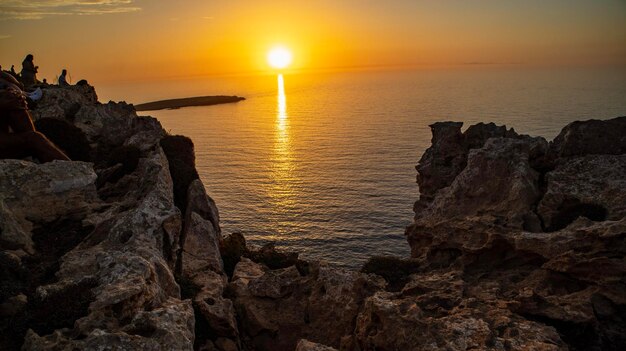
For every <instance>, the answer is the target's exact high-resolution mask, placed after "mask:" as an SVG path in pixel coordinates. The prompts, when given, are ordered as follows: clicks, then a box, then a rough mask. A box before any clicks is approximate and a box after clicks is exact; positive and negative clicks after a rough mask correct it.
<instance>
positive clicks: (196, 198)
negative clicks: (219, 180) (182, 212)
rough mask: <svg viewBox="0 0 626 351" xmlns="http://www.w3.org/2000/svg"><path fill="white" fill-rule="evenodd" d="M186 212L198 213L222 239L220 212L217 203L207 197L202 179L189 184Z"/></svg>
mask: <svg viewBox="0 0 626 351" xmlns="http://www.w3.org/2000/svg"><path fill="white" fill-rule="evenodd" d="M186 210H187V213H193V212H196V213H197V214H199V215H200V216H201V217H202V218H204V219H206V220H208V221H209V222H211V224H212V225H213V229H214V231H215V233H216V234H217V235H220V237H221V229H220V214H219V211H218V209H217V206H216V205H215V201H213V199H212V198H211V197H210V196H209V195H207V193H206V189H204V184H202V181H201V180H200V179H195V180H193V181H192V182H191V183H190V184H189V188H188V189H187V208H186Z"/></svg>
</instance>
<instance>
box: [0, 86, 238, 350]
mask: <svg viewBox="0 0 626 351" xmlns="http://www.w3.org/2000/svg"><path fill="white" fill-rule="evenodd" d="M43 96H44V97H43V98H42V100H40V101H39V102H38V104H37V107H36V108H35V110H34V111H33V115H34V118H35V119H36V120H42V119H47V120H48V121H50V120H58V121H62V122H59V123H51V122H48V123H47V124H46V125H51V126H53V127H54V128H52V127H51V129H50V130H53V131H54V132H55V135H56V136H57V137H61V138H62V137H64V130H63V126H66V125H71V126H72V130H71V133H72V135H79V136H81V137H82V134H80V133H84V140H87V142H88V143H89V146H90V147H91V150H92V151H90V152H88V153H86V154H84V158H87V159H88V160H89V161H91V163H86V162H76V161H69V162H68V161H54V162H51V163H47V164H37V163H34V162H30V161H18V160H2V161H0V175H1V176H0V211H1V213H2V216H1V217H0V238H1V240H0V249H1V251H0V262H2V267H1V268H2V269H1V270H0V275H1V278H2V283H1V284H0V288H1V289H0V314H2V322H1V323H0V349H3V350H18V349H20V348H21V349H23V350H61V349H62V350H76V349H80V350H83V349H105V348H107V349H125V350H192V349H194V343H195V342H196V341H197V340H198V338H197V335H198V330H199V329H198V315H202V313H201V312H204V311H205V310H209V312H207V313H208V314H209V315H210V316H211V318H209V319H210V321H211V325H201V326H200V327H201V329H200V330H201V333H203V335H205V337H204V341H206V342H213V341H215V342H217V341H218V339H220V340H219V342H218V343H217V344H219V345H227V346H224V347H228V345H231V346H232V345H233V344H235V345H237V343H238V339H237V323H236V320H235V317H234V308H233V307H232V303H231V302H230V300H224V299H223V298H221V295H222V289H223V287H224V286H225V285H226V282H227V279H226V276H225V274H224V272H223V269H222V262H221V257H220V254H219V241H220V235H221V233H220V231H219V216H218V214H217V209H216V207H215V205H214V203H213V200H211V199H210V198H209V197H208V196H207V194H206V192H205V191H204V187H203V185H202V183H201V182H200V181H199V180H196V182H194V185H193V187H190V190H189V192H190V194H192V195H190V199H192V200H193V201H192V202H190V203H191V204H190V205H189V206H187V208H188V211H187V213H182V212H181V209H180V208H179V206H177V205H176V204H175V201H174V192H173V188H174V182H173V181H172V175H171V173H170V167H169V162H168V158H167V156H166V154H165V153H164V151H163V149H162V148H161V146H160V141H161V139H162V138H163V137H164V135H165V133H164V131H163V129H162V128H161V126H160V124H159V123H158V121H156V120H155V119H153V118H150V117H139V116H137V115H136V113H135V111H134V108H133V107H132V106H131V105H127V104H125V103H108V104H100V103H98V102H97V96H96V94H95V90H94V89H93V88H92V87H90V86H88V85H80V86H71V87H68V88H57V87H50V88H48V89H44V95H43ZM64 123H65V124H64ZM77 133H78V134H77ZM65 136H67V135H65ZM81 145H83V146H84V142H83V144H81ZM60 146H61V147H68V148H71V147H73V146H75V145H73V144H72V143H71V142H68V143H65V144H63V145H60ZM191 152H192V156H193V149H192V151H191ZM188 185H189V184H188ZM185 239H187V241H185ZM183 262H186V264H183ZM175 267H184V268H186V269H185V270H184V271H185V275H182V274H181V275H176V274H175ZM205 269H207V272H206V273H204V271H205ZM190 281H193V282H194V283H193V284H197V285H192V288H191V289H189V286H190V285H189V284H188V283H189V282H190ZM181 287H182V288H183V290H184V291H183V293H184V294H186V295H188V296H184V297H182V296H181ZM197 287H200V288H199V289H197ZM212 296H215V297H216V300H218V302H219V303H212ZM219 299H221V300H219ZM198 301H203V302H204V303H206V304H207V305H210V307H208V308H206V309H203V306H199V305H198ZM220 303H221V305H220ZM216 306H221V307H220V308H216ZM220 318H221V319H220ZM228 338H232V339H233V340H234V341H232V340H231V341H228V340H229V339H228ZM196 348H198V347H196Z"/></svg>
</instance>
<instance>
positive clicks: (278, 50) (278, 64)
mask: <svg viewBox="0 0 626 351" xmlns="http://www.w3.org/2000/svg"><path fill="white" fill-rule="evenodd" d="M267 62H268V63H269V64H270V66H272V67H273V68H276V69H281V68H285V67H287V66H289V64H290V63H291V51H289V50H288V49H287V48H284V47H282V46H277V47H275V48H272V49H271V50H270V51H269V52H268V53H267Z"/></svg>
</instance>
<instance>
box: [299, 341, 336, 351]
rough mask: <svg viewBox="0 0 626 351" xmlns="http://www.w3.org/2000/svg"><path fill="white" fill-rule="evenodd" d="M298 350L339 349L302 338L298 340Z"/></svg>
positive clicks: (325, 350) (322, 350)
mask: <svg viewBox="0 0 626 351" xmlns="http://www.w3.org/2000/svg"><path fill="white" fill-rule="evenodd" d="M296 351H337V349H335V348H332V347H329V346H326V345H322V344H318V343H314V342H310V341H308V340H306V339H300V341H298V345H297V346H296Z"/></svg>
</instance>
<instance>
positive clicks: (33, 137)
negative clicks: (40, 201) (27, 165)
mask: <svg viewBox="0 0 626 351" xmlns="http://www.w3.org/2000/svg"><path fill="white" fill-rule="evenodd" d="M28 156H35V157H37V158H38V159H39V161H41V162H49V161H53V160H68V161H69V157H67V155H65V154H64V153H63V151H61V150H59V149H58V148H57V147H56V146H55V145H54V144H53V143H52V142H51V141H50V140H48V138H46V137H45V136H44V135H43V134H41V133H39V132H37V131H36V130H35V126H34V125H33V121H32V118H31V116H30V112H29V111H28V106H27V104H26V97H25V95H24V91H23V90H22V86H21V84H20V83H19V82H18V81H17V80H16V79H15V78H14V77H13V76H11V75H10V74H8V73H4V72H0V159H2V158H24V157H28Z"/></svg>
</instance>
